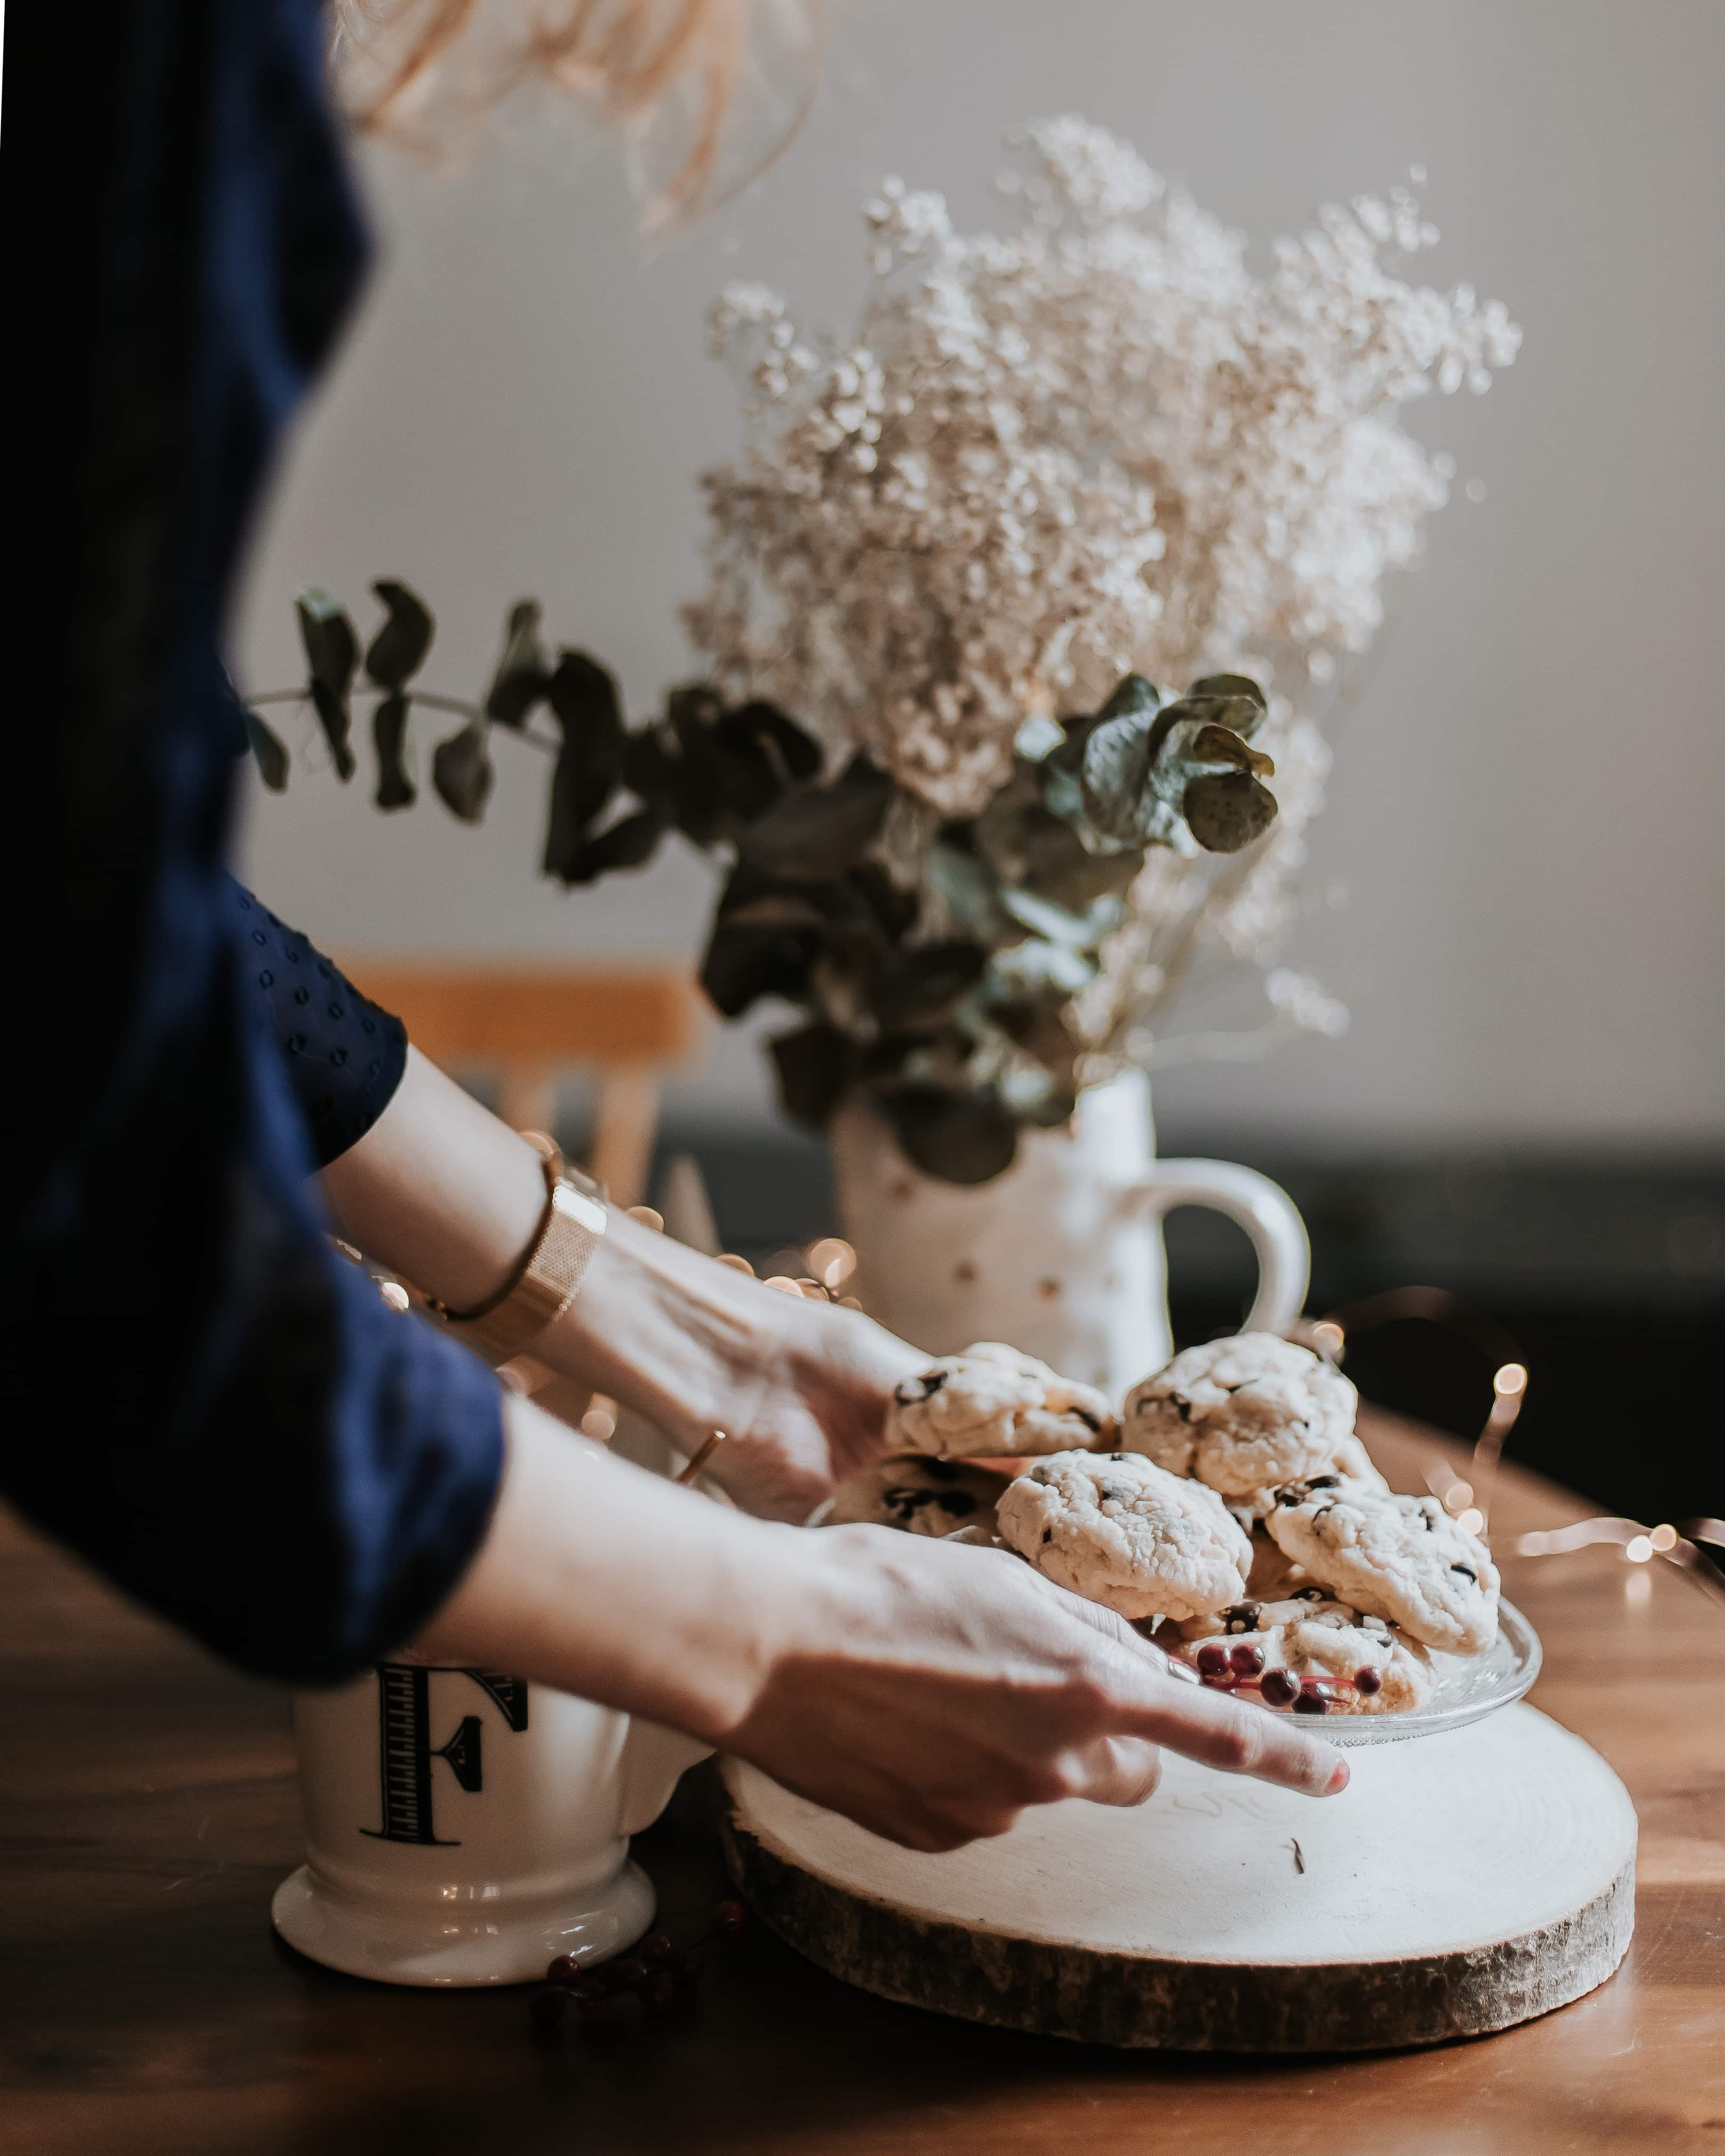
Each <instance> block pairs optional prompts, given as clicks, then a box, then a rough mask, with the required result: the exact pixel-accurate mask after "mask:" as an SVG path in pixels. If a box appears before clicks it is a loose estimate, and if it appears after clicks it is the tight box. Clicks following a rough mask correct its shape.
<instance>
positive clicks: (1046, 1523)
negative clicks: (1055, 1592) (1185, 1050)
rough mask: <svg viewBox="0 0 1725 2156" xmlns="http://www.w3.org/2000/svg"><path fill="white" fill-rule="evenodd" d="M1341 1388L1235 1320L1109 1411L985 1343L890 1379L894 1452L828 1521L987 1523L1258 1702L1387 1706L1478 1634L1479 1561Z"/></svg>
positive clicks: (1479, 1642)
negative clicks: (997, 1466)
mask: <svg viewBox="0 0 1725 2156" xmlns="http://www.w3.org/2000/svg"><path fill="white" fill-rule="evenodd" d="M1357 1407H1358V1394H1356V1393H1355V1391H1354V1389H1353V1386H1352V1385H1351V1384H1350V1383H1348V1379H1347V1378H1344V1377H1343V1375H1342V1373H1341V1372H1340V1371H1339V1370H1337V1369H1336V1368H1334V1367H1333V1366H1332V1364H1330V1363H1327V1362H1325V1361H1324V1360H1322V1358H1321V1357H1319V1356H1317V1355H1314V1354H1312V1353H1311V1352H1310V1351H1309V1350H1307V1348H1304V1347H1296V1345H1295V1344H1294V1343H1293V1342H1291V1341H1287V1340H1283V1339H1281V1338H1278V1337H1276V1336H1275V1335H1273V1334H1270V1333H1262V1332H1248V1333H1243V1334H1240V1336H1239V1337H1235V1338H1232V1339H1227V1340H1215V1341H1211V1342H1208V1343H1207V1344H1206V1345H1204V1346H1203V1347H1191V1348H1188V1349H1187V1350H1185V1352H1184V1353H1182V1354H1179V1355H1177V1356H1176V1357H1175V1358H1174V1359H1173V1362H1171V1363H1169V1364H1168V1367H1167V1368H1165V1369H1163V1370H1159V1371H1158V1372H1157V1373H1155V1375H1154V1376H1153V1377H1150V1378H1146V1379H1145V1380H1144V1381H1143V1382H1142V1383H1141V1384H1139V1385H1137V1386H1135V1387H1134V1388H1133V1389H1132V1392H1131V1393H1130V1394H1128V1395H1127V1401H1126V1406H1125V1409H1124V1411H1123V1413H1122V1414H1121V1416H1120V1417H1119V1418H1118V1419H1116V1418H1115V1417H1114V1416H1113V1415H1112V1414H1111V1412H1110V1410H1109V1408H1108V1404H1107V1402H1106V1399H1104V1398H1103V1397H1102V1395H1101V1394H1099V1393H1097V1392H1096V1391H1095V1390H1094V1389H1092V1388H1091V1387H1089V1386H1086V1385H1079V1384H1076V1383H1072V1382H1071V1381H1070V1380H1069V1379H1066V1378H1061V1377H1060V1376H1059V1375H1057V1373H1055V1372H1054V1371H1052V1370H1050V1368H1048V1366H1047V1365H1046V1364H1045V1363H1039V1362H1037V1361H1036V1360H1035V1359H1034V1358H1032V1357H1030V1356H1027V1355H1021V1354H1019V1353H1017V1352H1016V1351H1014V1349H1011V1348H1009V1347H1000V1346H998V1345H994V1344H993V1343H988V1342H984V1343H983V1344H982V1345H980V1346H978V1347H973V1348H971V1349H969V1350H968V1351H967V1352H966V1353H964V1354H963V1355H957V1356H948V1357H946V1358H942V1360H941V1361H939V1362H937V1363H933V1364H932V1365H931V1366H930V1368H928V1370H927V1371H926V1372H924V1373H922V1374H921V1375H920V1376H918V1377H916V1378H911V1379H909V1380H907V1381H906V1383H904V1384H902V1385H901V1386H900V1388H899V1389H898V1394H897V1396H896V1399H895V1401H894V1403H893V1405H892V1408H891V1410H890V1413H889V1416H888V1423H887V1431H886V1437H887V1442H888V1445H889V1448H890V1449H891V1450H892V1452H893V1453H895V1454H896V1455H898V1456H896V1457H893V1458H890V1459H888V1460H886V1461H884V1462H883V1463H881V1464H880V1466H876V1467H873V1468H870V1469H868V1470H866V1471H865V1474H864V1475H863V1476H857V1477H854V1478H853V1480H852V1481H851V1482H850V1483H849V1484H847V1485H845V1487H844V1489H843V1490H841V1491H840V1493H839V1501H838V1502H836V1503H835V1505H834V1510H833V1513H832V1515H831V1517H833V1518H834V1520H835V1521H836V1520H839V1519H841V1518H843V1519H873V1520H877V1521H881V1522H886V1523H891V1524H898V1525H902V1526H907V1527H911V1530H912V1531H913V1532H920V1533H923V1534H950V1533H952V1532H954V1531H955V1530H957V1531H958V1532H962V1533H963V1538H964V1539H965V1540H966V1541H984V1542H995V1541H997V1540H998V1541H999V1543H1003V1544H1004V1545H1005V1547H1007V1548H1010V1549H1013V1550H1015V1551H1017V1552H1018V1553H1019V1555H1020V1556H1021V1557H1023V1558H1026V1559H1027V1560H1028V1561H1029V1563H1032V1564H1034V1566H1035V1567H1036V1568H1038V1570H1039V1571H1040V1572H1042V1573H1045V1574H1046V1575H1047V1577H1048V1578H1050V1579H1052V1580H1055V1581H1056V1582H1058V1584H1060V1586H1062V1587H1065V1588H1069V1589H1071V1590H1072V1592H1073V1593H1075V1594H1082V1595H1085V1596H1087V1597H1088V1598H1089V1599H1091V1600H1093V1601H1096V1602H1101V1603H1105V1604H1106V1605H1107V1606H1108V1607H1109V1608H1110V1609H1114V1610H1117V1611H1118V1612H1119V1614H1121V1615H1122V1617H1125V1618H1127V1619H1130V1620H1133V1621H1134V1622H1136V1623H1138V1624H1139V1625H1141V1626H1142V1627H1143V1628H1144V1629H1147V1630H1154V1633H1155V1636H1156V1639H1157V1640H1158V1645H1162V1646H1163V1647H1165V1648H1166V1649H1167V1650H1168V1652H1169V1653H1170V1654H1171V1655H1174V1656H1176V1657H1177V1658H1178V1659H1179V1660H1181V1661H1184V1662H1186V1663H1188V1664H1189V1665H1190V1666H1192V1667H1193V1668H1194V1670H1195V1671H1197V1673H1198V1674H1199V1676H1201V1677H1202V1678H1203V1679H1204V1681H1205V1682H1206V1683H1209V1684H1211V1685H1214V1686H1217V1687H1219V1688H1225V1689H1229V1690H1235V1691H1241V1692H1242V1693H1244V1694H1245V1696H1247V1697H1255V1698H1258V1699H1260V1700H1262V1701H1263V1702H1264V1703H1265V1704H1266V1706H1271V1707H1284V1708H1291V1709H1292V1710H1293V1711H1294V1712H1296V1713H1300V1712H1303V1713H1317V1714H1322V1713H1327V1712H1334V1713H1351V1714H1381V1713H1385V1712H1399V1711H1406V1710H1409V1709H1411V1708H1414V1707H1420V1706H1421V1705H1423V1704H1424V1703H1425V1701H1426V1700H1427V1699H1428V1698H1429V1697H1430V1693H1431V1691H1432V1687H1433V1685H1434V1683H1435V1678H1436V1674H1437V1666H1438V1665H1437V1662H1436V1661H1435V1658H1436V1657H1441V1656H1442V1655H1477V1654H1481V1653H1483V1652H1484V1651H1485V1650H1486V1648H1488V1647H1489V1646H1490V1645H1491V1643H1492V1641H1493V1640H1495V1639H1496V1637H1497V1593H1498V1575H1497V1568H1496V1567H1495V1566H1494V1565H1493V1564H1492V1563H1491V1556H1490V1553H1488V1551H1487V1550H1486V1547H1485V1545H1484V1543H1481V1541H1480V1540H1479V1538H1478V1537H1476V1536H1475V1535H1472V1534H1470V1533H1469V1532H1467V1531H1466V1529H1465V1528H1463V1527H1461V1526H1459V1525H1458V1524H1457V1522H1455V1521H1454V1520H1452V1519H1451V1518H1450V1516H1449V1515H1448V1513H1446V1512H1445V1510H1444V1508H1443V1507H1442V1506H1441V1505H1440V1503H1439V1502H1438V1501H1437V1500H1436V1498H1435V1497H1408V1496H1397V1495H1396V1494H1394V1492H1393V1491H1391V1490H1390V1489H1389V1486H1388V1485H1387V1484H1386V1483H1385V1481H1384V1478H1383V1476H1381V1475H1379V1474H1378V1471H1377V1470H1376V1468H1375V1467H1373V1465H1372V1463H1371V1460H1370V1459H1369V1458H1368V1455H1367V1453H1366V1450H1365V1448H1364V1446H1363V1445H1362V1444H1361V1443H1360V1440H1359V1439H1358V1437H1357V1436H1356V1435H1354V1414H1355V1410H1356V1408H1357ZM1032 1455H1040V1457H1034V1462H1033V1460H1032ZM990 1459H999V1460H1002V1461H1009V1462H1010V1463H1011V1464H1012V1465H1013V1466H1018V1467H1019V1469H1020V1471H1019V1473H1018V1474H1017V1476H1015V1478H1014V1479H1013V1480H1012V1481H1009V1482H1008V1483H1007V1484H1006V1486H1004V1489H1003V1488H1002V1485H1001V1476H1000V1473H999V1471H998V1470H996V1471H990V1470H989V1468H988V1466H974V1465H972V1464H971V1463H973V1462H975V1461H978V1460H981V1461H987V1460H990Z"/></svg>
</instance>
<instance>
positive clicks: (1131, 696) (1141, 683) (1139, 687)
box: [1096, 674, 1162, 719]
mask: <svg viewBox="0 0 1725 2156" xmlns="http://www.w3.org/2000/svg"><path fill="white" fill-rule="evenodd" d="M1161 702H1162V691H1161V690H1160V689H1158V687H1157V685H1156V684H1155V683H1154V682H1153V681H1147V680H1145V679H1144V677H1143V675H1142V674H1124V675H1122V676H1121V678H1120V681H1119V683H1118V685H1117V687H1116V689H1115V690H1114V693H1113V695H1112V696H1110V697H1109V699H1108V701H1107V702H1106V704H1104V705H1103V706H1102V708H1101V711H1098V712H1097V713H1096V716H1097V717H1098V718H1099V719H1118V718H1127V717H1136V716H1139V715H1141V714H1142V713H1144V712H1147V711H1155V710H1157V709H1158V706H1160V704H1161Z"/></svg>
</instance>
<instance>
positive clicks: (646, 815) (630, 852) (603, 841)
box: [562, 808, 665, 885]
mask: <svg viewBox="0 0 1725 2156" xmlns="http://www.w3.org/2000/svg"><path fill="white" fill-rule="evenodd" d="M664 834H665V819H664V818H663V817H662V816H661V815H660V814H659V812H658V811H657V810H656V809H654V808H638V809H637V810H636V811H635V813H634V814H633V815H632V816H624V817H620V818H619V819H618V821H617V822H616V823H614V824H607V825H606V827H605V829H603V831H601V832H599V833H598V835H597V837H594V838H591V839H588V840H587V841H586V842H585V844H583V845H582V846H581V847H580V848H579V849H578V850H577V852H576V854H575V855H574V857H573V859H572V860H570V862H569V863H568V865H567V867H566V868H565V870H563V872H562V880H563V881H564V882H565V883H566V884H569V885H575V884H588V883H597V882H598V880H599V878H600V877H601V876H602V875H608V874H609V872H610V871H611V870H614V869H638V868H641V867H644V865H646V863H647V862H648V861H649V860H652V858H653V852H654V849H655V847H656V846H657V845H658V844H659V841H660V839H661V838H662V837H663V836H664Z"/></svg>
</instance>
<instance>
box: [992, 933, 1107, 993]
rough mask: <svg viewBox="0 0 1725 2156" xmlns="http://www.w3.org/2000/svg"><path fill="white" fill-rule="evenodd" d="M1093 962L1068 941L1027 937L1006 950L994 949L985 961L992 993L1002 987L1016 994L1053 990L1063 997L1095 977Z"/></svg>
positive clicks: (999, 990) (1002, 989)
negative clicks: (988, 959)
mask: <svg viewBox="0 0 1725 2156" xmlns="http://www.w3.org/2000/svg"><path fill="white" fill-rule="evenodd" d="M1095 978H1096V962H1095V960H1094V959H1092V958H1088V957H1086V956H1085V955H1084V953H1083V952H1081V951H1076V950H1074V949H1073V948H1072V947H1071V946H1070V944H1066V943H1055V942H1047V941H1045V939H1044V938H1043V937H1040V936H1029V937H1025V939H1024V942H1022V943H1014V945H1013V946H1012V947H1011V948H1010V949H1009V950H1006V951H997V952H995V953H994V955H993V958H992V959H991V960H990V961H989V964H988V987H989V990H990V993H992V994H998V993H1000V992H1002V991H1004V992H1005V993H1008V994H1010V995H1016V996H1034V995H1037V994H1040V993H1050V992H1052V993H1055V994H1058V995H1059V996H1060V998H1062V999H1064V998H1066V997H1067V996H1076V994H1077V993H1078V991H1079V990H1080V989H1081V988H1087V987H1088V986H1089V984H1090V983H1091V981H1093V980H1094V979H1095Z"/></svg>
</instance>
